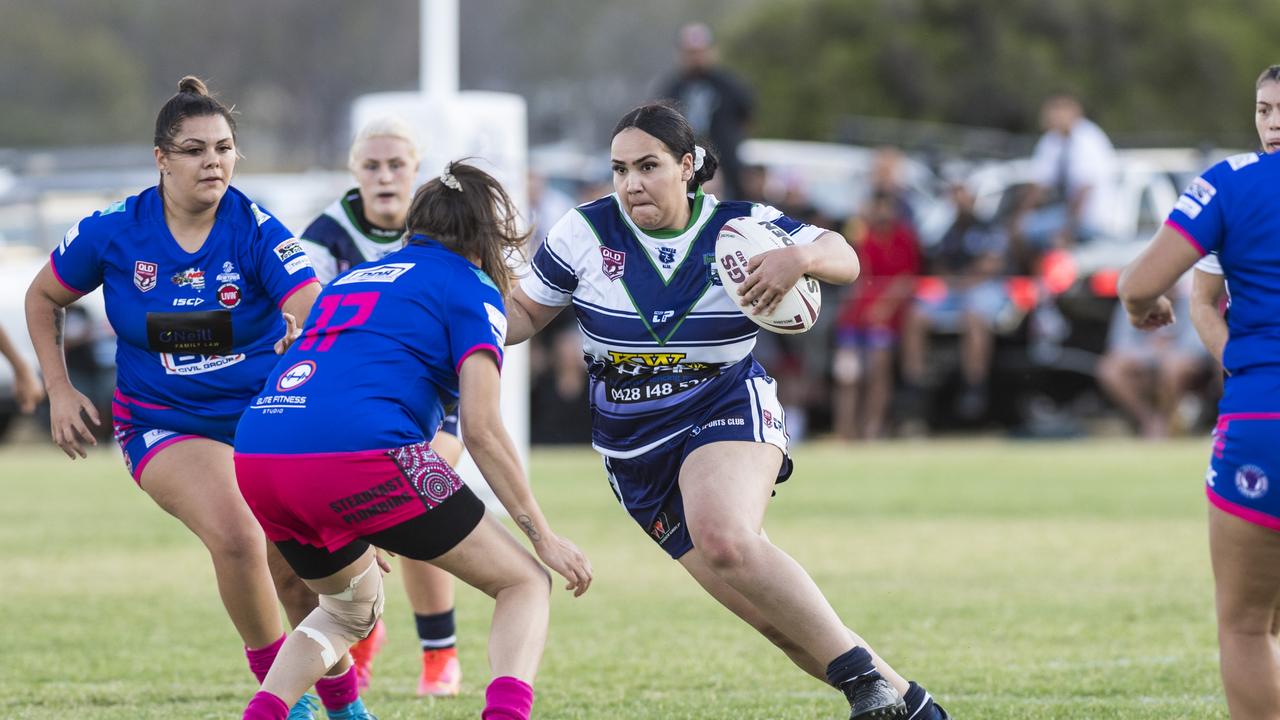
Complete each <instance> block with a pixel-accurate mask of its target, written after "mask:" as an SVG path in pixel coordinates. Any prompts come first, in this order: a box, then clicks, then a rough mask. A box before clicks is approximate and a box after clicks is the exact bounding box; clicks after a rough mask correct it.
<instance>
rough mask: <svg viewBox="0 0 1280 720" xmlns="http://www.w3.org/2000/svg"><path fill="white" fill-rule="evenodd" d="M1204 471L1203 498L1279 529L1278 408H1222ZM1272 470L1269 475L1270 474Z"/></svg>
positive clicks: (1279, 453)
mask: <svg viewBox="0 0 1280 720" xmlns="http://www.w3.org/2000/svg"><path fill="white" fill-rule="evenodd" d="M1213 440H1214V441H1213V457H1212V458H1211V459H1210V461H1209V470H1208V472H1207V473H1206V474H1205V478H1204V480H1205V494H1206V495H1208V497H1209V502H1211V503H1213V505H1214V506H1215V507H1217V508H1218V509H1220V510H1222V511H1223V512H1226V513H1230V514H1231V515H1235V516H1236V517H1239V518H1241V519H1244V520H1247V521H1249V522H1251V523H1253V524H1255V525H1261V526H1263V527H1267V528H1271V529H1272V530H1280V487H1273V486H1272V483H1273V482H1276V481H1280V412H1239V413H1224V414H1222V415H1220V416H1219V417H1218V426H1217V427H1216V428H1215V429H1214V431H1213ZM1272 475H1275V476H1276V477H1275V480H1273V479H1272V477H1271V476H1272Z"/></svg>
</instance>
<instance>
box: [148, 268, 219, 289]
mask: <svg viewBox="0 0 1280 720" xmlns="http://www.w3.org/2000/svg"><path fill="white" fill-rule="evenodd" d="M134 274H135V275H136V274H137V271H136V270H135V271H134ZM170 280H172V281H173V284H174V285H177V286H178V287H189V288H191V289H192V290H204V271H203V270H201V269H199V268H187V269H186V270H183V271H182V272H179V273H174V274H173V277H172V278H170Z"/></svg>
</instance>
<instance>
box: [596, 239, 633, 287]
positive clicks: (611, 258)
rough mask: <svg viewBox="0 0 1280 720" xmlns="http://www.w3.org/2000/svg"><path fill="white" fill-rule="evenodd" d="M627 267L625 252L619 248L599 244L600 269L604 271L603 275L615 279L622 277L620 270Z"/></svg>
mask: <svg viewBox="0 0 1280 720" xmlns="http://www.w3.org/2000/svg"><path fill="white" fill-rule="evenodd" d="M626 267H627V254H626V253H625V252H622V251H621V250H614V249H613V248H607V247H605V246H604V245H601V246H600V270H601V271H602V272H604V276H605V277H607V278H609V279H610V280H617V279H618V278H620V277H622V272H623V271H624V270H626Z"/></svg>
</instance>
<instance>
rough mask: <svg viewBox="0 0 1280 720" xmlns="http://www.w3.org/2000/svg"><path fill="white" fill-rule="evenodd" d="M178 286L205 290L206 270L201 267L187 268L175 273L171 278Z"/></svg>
mask: <svg viewBox="0 0 1280 720" xmlns="http://www.w3.org/2000/svg"><path fill="white" fill-rule="evenodd" d="M170 280H172V281H173V284H174V285H177V286H178V287H189V288H191V289H192V290H204V271H203V270H201V269H199V268H187V269H186V270H183V271H182V272H179V273H174V274H173V277H172V278H170Z"/></svg>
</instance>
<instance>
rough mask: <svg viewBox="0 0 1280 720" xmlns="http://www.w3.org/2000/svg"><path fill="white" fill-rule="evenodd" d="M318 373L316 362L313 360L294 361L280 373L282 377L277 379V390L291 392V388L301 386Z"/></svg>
mask: <svg viewBox="0 0 1280 720" xmlns="http://www.w3.org/2000/svg"><path fill="white" fill-rule="evenodd" d="M315 374H316V364H315V362H314V361H312V360H303V361H302V362H297V363H294V364H293V365H291V366H289V369H288V370H285V371H284V372H283V373H281V374H280V379H279V380H277V381H276V391H277V392H290V391H291V390H294V389H297V388H298V387H301V386H302V385H303V383H305V382H306V381H308V380H310V379H311V376H312V375H315Z"/></svg>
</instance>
